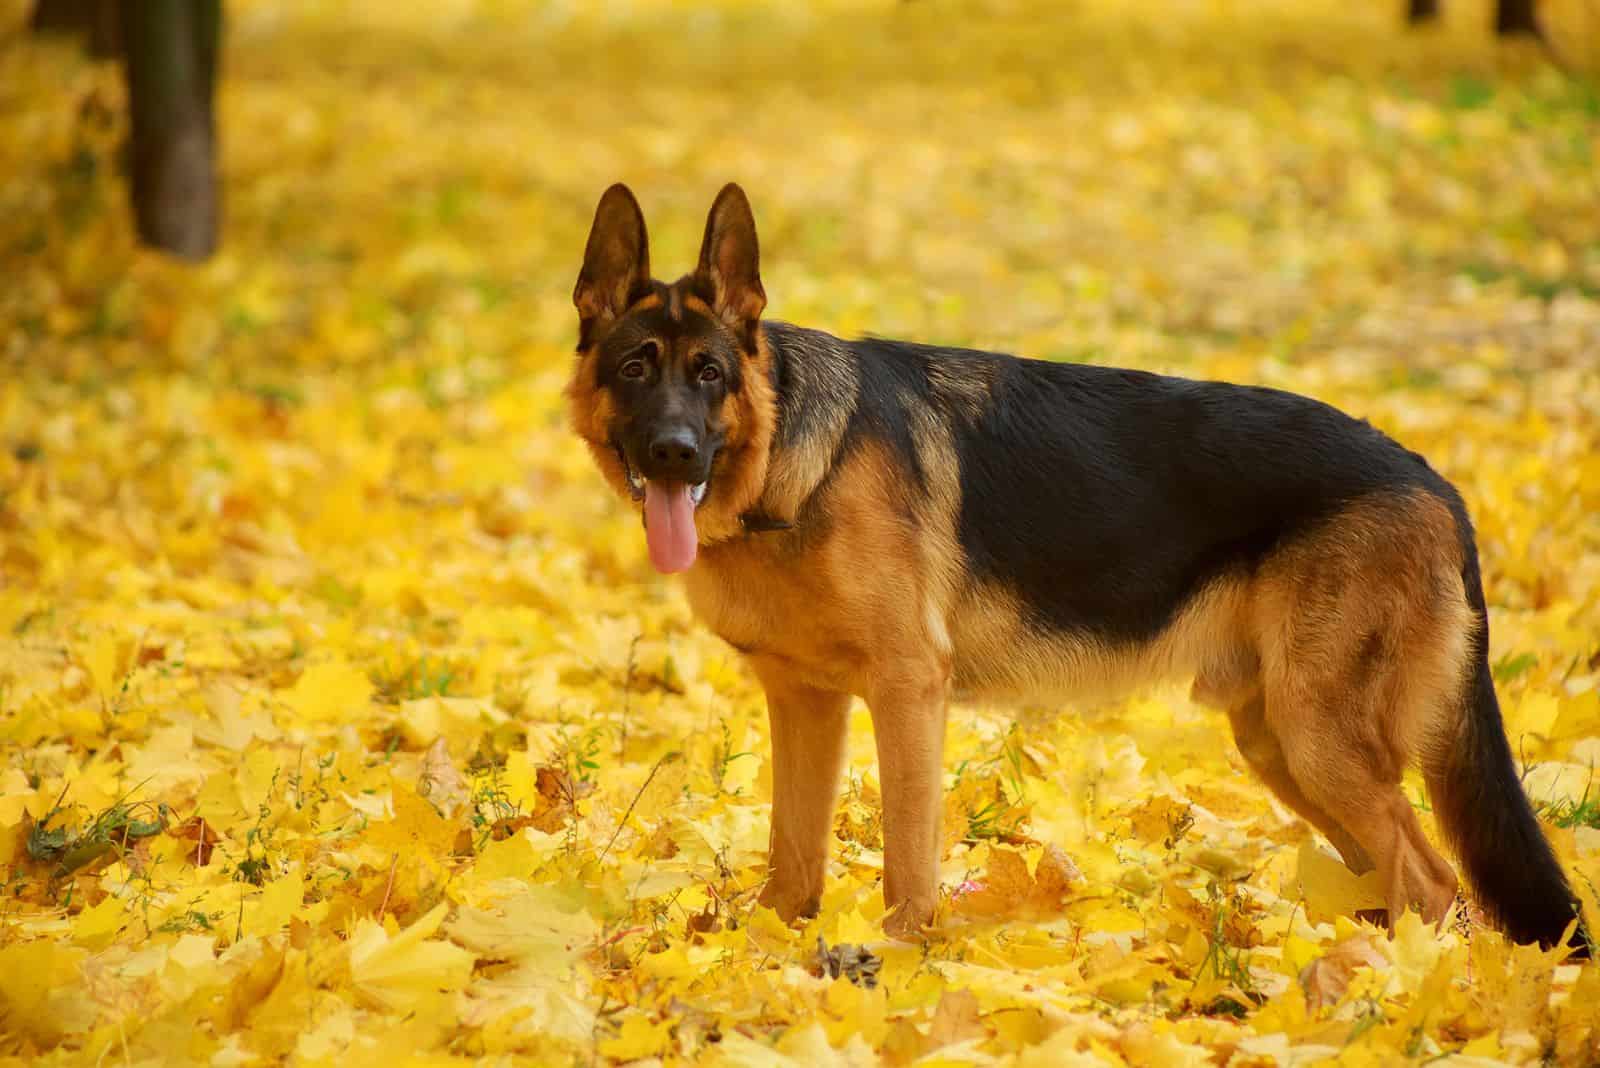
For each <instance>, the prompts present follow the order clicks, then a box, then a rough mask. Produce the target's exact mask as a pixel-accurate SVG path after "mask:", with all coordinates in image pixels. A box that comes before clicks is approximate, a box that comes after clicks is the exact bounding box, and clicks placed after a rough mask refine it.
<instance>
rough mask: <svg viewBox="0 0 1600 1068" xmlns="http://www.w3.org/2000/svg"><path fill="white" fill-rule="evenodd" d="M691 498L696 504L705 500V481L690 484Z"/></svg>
mask: <svg viewBox="0 0 1600 1068" xmlns="http://www.w3.org/2000/svg"><path fill="white" fill-rule="evenodd" d="M689 499H690V500H691V501H693V502H694V503H695V504H699V503H700V502H701V501H703V500H705V499H706V484H705V483H704V482H696V483H695V484H694V485H692V486H690V487H689Z"/></svg>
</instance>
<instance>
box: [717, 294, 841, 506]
mask: <svg viewBox="0 0 1600 1068" xmlns="http://www.w3.org/2000/svg"><path fill="white" fill-rule="evenodd" d="M757 350H758V351H757V361H758V364H759V365H761V366H763V367H764V368H765V370H766V375H765V376H764V377H765V381H764V382H763V383H762V385H763V386H764V387H765V388H766V389H767V390H770V399H769V400H768V401H767V403H769V404H770V405H771V409H772V411H773V413H774V419H773V421H772V423H771V424H770V425H771V427H772V429H771V433H770V434H769V435H768V439H767V443H766V453H767V455H766V464H765V466H766V477H765V479H764V480H763V482H762V488H761V493H760V495H759V497H758V498H757V499H756V501H755V503H754V504H753V505H751V506H749V507H748V508H747V509H746V510H745V512H744V513H743V514H742V515H741V517H740V518H741V521H742V522H743V523H744V525H745V528H746V530H747V532H748V533H759V532H763V531H770V530H785V529H789V528H791V527H793V526H795V525H796V524H797V523H798V522H799V521H800V517H801V512H802V510H803V509H804V508H805V505H806V502H807V501H808V500H810V499H811V497H812V495H813V494H814V493H815V492H816V490H817V488H818V487H819V486H821V484H822V482H823V480H824V479H825V478H826V477H827V474H828V470H829V468H830V467H831V466H832V464H833V459H834V454H835V453H836V452H837V450H838V447H839V443H840V441H841V440H842V439H843V438H844V433H845V427H846V426H847V424H848V423H849V419H850V414H851V412H853V411H854V410H855V404H856V395H857V392H858V389H859V384H858V381H857V376H856V371H855V367H854V365H853V364H852V362H851V360H850V357H849V354H848V352H846V351H845V349H844V343H843V342H841V341H840V340H839V339H838V338H835V337H832V336H831V335H828V334H824V333H822V332H821V331H819V330H806V329H803V328H801V327H796V326H790V325H789V324H787V323H763V324H762V325H761V329H760V331H759V333H758V335H757Z"/></svg>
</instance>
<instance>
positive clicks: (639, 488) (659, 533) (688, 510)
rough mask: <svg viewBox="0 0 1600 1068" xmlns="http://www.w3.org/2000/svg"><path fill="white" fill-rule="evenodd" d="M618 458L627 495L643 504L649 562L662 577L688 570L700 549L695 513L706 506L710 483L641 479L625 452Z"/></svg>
mask: <svg viewBox="0 0 1600 1068" xmlns="http://www.w3.org/2000/svg"><path fill="white" fill-rule="evenodd" d="M617 456H618V457H619V458H621V460H622V472H623V474H624V475H625V476H626V477H627V481H628V492H629V493H630V494H631V495H632V496H633V499H634V500H636V501H643V502H644V536H645V542H646V543H647V544H648V546H649V549H650V562H651V563H652V564H654V565H655V569H656V570H657V571H660V572H661V573H662V574H667V575H670V574H672V573H674V572H677V571H687V570H688V569H689V568H690V567H691V566H692V565H693V564H694V559H695V556H696V555H697V554H698V552H699V548H700V535H699V532H698V531H696V530H695V525H694V513H695V510H696V509H698V508H699V507H700V505H702V504H703V503H705V499H706V493H707V491H708V490H709V489H710V487H711V483H710V481H709V480H707V481H705V482H695V483H689V482H673V481H668V480H665V479H648V478H641V477H640V476H639V475H638V473H636V472H635V471H634V469H633V465H632V464H630V463H629V462H628V455H627V453H625V452H624V451H623V450H621V449H618V450H617Z"/></svg>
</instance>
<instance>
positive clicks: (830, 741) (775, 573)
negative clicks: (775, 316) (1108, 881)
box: [568, 184, 1577, 945]
mask: <svg viewBox="0 0 1600 1068" xmlns="http://www.w3.org/2000/svg"><path fill="white" fill-rule="evenodd" d="M573 302H574V303H575V304H576V305H577V308H578V318H579V340H578V353H577V360H576V366H575V369H574V372H573V376H572V381H571V385H570V387H569V390H568V396H569V399H570V405H571V413H570V414H571V419H572V425H573V427H574V429H575V430H576V431H577V433H578V435H579V436H581V437H582V438H583V440H584V441H585V442H587V443H588V446H589V449H590V450H591V452H592V453H593V454H594V459H595V461H596V463H597V464H598V465H599V467H600V470H601V472H602V473H603V474H604V476H605V477H606V479H607V480H608V481H609V482H610V483H611V485H612V486H613V487H614V488H615V489H616V490H617V492H618V493H620V494H621V495H623V496H624V497H625V498H628V499H630V500H632V501H634V502H637V504H638V505H639V506H640V508H641V510H642V512H643V519H644V526H645V539H646V541H647V543H648V547H649V553H650V560H651V562H652V563H653V564H654V565H655V567H656V568H657V569H658V570H660V571H662V572H683V573H684V575H685V577H686V579H687V582H688V594H689V600H690V603H691V605H692V606H693V608H694V611H695V614H696V615H697V616H698V617H699V618H700V619H701V620H702V621H704V622H705V623H706V624H707V625H709V626H710V627H711V629H712V630H714V631H715V632H716V633H717V634H718V635H720V636H721V637H722V638H723V639H725V640H726V641H727V642H728V643H729V644H730V645H732V646H733V647H734V648H735V649H737V650H738V651H739V652H740V653H742V654H743V655H744V657H745V658H746V660H747V661H748V662H749V664H750V667H751V669H752V670H753V671H754V672H755V674H756V676H757V678H759V679H760V681H761V685H762V687H763V688H764V689H765V691H766V696H767V708H768V715H769V717H770V721H771V729H772V745H773V794H774V797H773V810H772V830H771V840H770V856H769V877H768V881H767V883H766V886H765V888H764V890H763V892H762V896H761V900H762V902H763V903H765V904H768V905H771V906H772V907H773V908H775V909H776V910H777V912H778V913H779V914H780V915H781V916H783V917H784V918H786V919H792V918H794V917H796V916H800V915H807V914H811V913H813V912H815V910H816V909H817V907H818V901H819V898H820V895H821V892H822V888H823V878H824V872H825V869H826V864H827V859H828V842H829V837H830V830H831V824H832V812H833V805H834V801H835V796H836V792H837V788H838V780H839V776H840V770H841V764H842V763H843V760H844V752H845V734H846V718H847V710H848V708H849V704H850V698H851V696H852V695H859V696H861V697H862V698H864V699H865V700H866V702H867V704H868V706H869V707H870V709H871V713H872V724H873V731H874V735H875V737H876V742H877V754H878V767H879V775H880V779H881V783H882V790H883V828H884V879H883V893H884V900H885V904H886V905H887V906H888V907H889V909H890V912H889V913H888V915H887V917H886V919H885V928H886V930H887V931H888V932H889V933H890V934H891V935H895V936H898V937H913V936H915V935H916V934H917V933H918V932H920V931H921V930H922V929H923V928H924V926H925V925H927V924H928V923H930V922H931V920H932V919H933V916H934V911H935V906H936V904H937V891H938V885H937V874H936V873H937V865H938V861H939V841H940V836H939V812H940V808H941V796H940V794H941V776H942V768H941V750H942V747H943V737H944V728H945V714H946V706H947V702H948V701H949V700H950V699H951V698H952V697H960V698H967V697H971V698H983V699H985V700H993V699H1005V698H1012V699H1015V698H1023V697H1048V696H1051V695H1071V694H1083V693H1085V692H1102V693H1103V692H1104V691H1105V690H1106V689H1107V687H1113V688H1115V687H1124V686H1126V685H1128V684H1130V683H1134V682H1137V681H1139V680H1146V679H1159V678H1173V677H1177V678H1193V679H1194V691H1193V692H1194V695H1195V697H1196V699H1198V700H1201V701H1204V702H1206V703H1209V704H1213V705H1216V706H1219V707H1221V708H1224V709H1226V710H1227V712H1228V715H1229V717H1230V718H1231V720H1232V724H1233V733H1234V738H1235V740H1236V741H1237V743H1238V746H1239V750H1240V752H1241V753H1242V754H1243V756H1244V759H1245V760H1246V762H1247V763H1248V764H1249V765H1250V766H1251V767H1252V768H1253V769H1254V770H1255V771H1256V773H1257V774H1258V775H1260V777H1261V778H1262V779H1263V780H1264V781H1265V782H1266V783H1267V785H1268V786H1269V787H1271V789H1272V790H1273V791H1274V792H1276V793H1277V795H1278V796H1279V797H1280V798H1282V799H1283V801H1284V802H1285V803H1286V804H1287V805H1289V807H1291V808H1292V809H1294V810H1295V811H1296V812H1297V813H1299V814H1300V815H1301V816H1303V817H1304V818H1305V819H1306V820H1307V821H1309V822H1310V823H1311V824H1312V825H1313V826H1314V827H1316V828H1317V829H1318V830H1320V831H1321V832H1322V833H1323V834H1324V835H1326V836H1327V837H1328V839H1329V840H1330V841H1331V842H1332V843H1333V844H1334V846H1336V847H1337V848H1338V850H1339V852H1340V854H1341V855H1342V856H1343V858H1344V861H1345V863H1346V864H1348V865H1349V866H1350V868H1351V869H1353V870H1354V871H1357V872H1364V871H1368V870H1371V869H1373V868H1376V869H1377V871H1378V873H1379V876H1380V878H1381V880H1382V886H1383V887H1384V891H1385V894H1386V904H1387V908H1388V914H1389V919H1390V921H1391V922H1392V921H1393V920H1394V918H1395V917H1397V916H1398V915H1399V914H1400V913H1401V912H1402V911H1403V910H1405V909H1407V908H1410V907H1412V906H1416V907H1418V908H1420V910H1421V912H1422V916H1423V917H1424V919H1426V920H1427V921H1429V922H1435V923H1436V922H1438V921H1439V920H1440V919H1441V918H1443V917H1444V916H1445V914H1446V912H1447V911H1448V910H1449V908H1450V906H1451V904H1452V903H1453V901H1454V900H1455V896H1456V877H1455V874H1454V873H1453V872H1452V870H1451V868H1450V866H1449V865H1448V864H1447V863H1446V862H1445V860H1444V859H1443V858H1442V857H1441V856H1440V855H1439V853H1438V852H1436V851H1435V850H1434V848H1433V846H1432V845H1431V844H1429V841H1428V839H1427V837H1426V836H1425V835H1424V834H1423V831H1422V827H1421V826H1420V825H1419V824H1418V822H1417V817H1416V814H1415V813H1414V812H1413V811H1412V807H1411V805H1410V804H1409V803H1408V802H1407V800H1406V797H1405V795H1404V794H1403V793H1402V792H1401V790H1400V779H1401V774H1402V772H1403V770H1404V769H1405V767H1406V766H1407V764H1408V762H1409V761H1410V760H1411V759H1412V758H1413V757H1416V758H1418V759H1419V760H1420V762H1421V765H1422V768H1423V769H1424V771H1425V774H1426V779H1427V783H1428V788H1429V791H1430V793H1431V796H1432V799H1433V806H1434V808H1435V810H1436V812H1437V813H1438V816H1439V820H1440V823H1441V825H1442V826H1443V828H1444V831H1445V833H1446V835H1447V836H1448V837H1449V839H1450V841H1451V842H1452V843H1453V845H1454V847H1455V851H1456V852H1457V853H1458V854H1459V856H1460V859H1461V861H1462V863H1463V865H1464V867H1465V869H1466V874H1467V877H1468V879H1469V880H1470V882H1471V884H1472V886H1473V887H1474V888H1475V890H1476V892H1477V895H1478V898H1479V900H1480V902H1481V903H1482V905H1483V907H1484V908H1485V909H1486V911H1488V912H1489V913H1491V914H1492V915H1493V917H1494V918H1495V919H1496V920H1497V921H1498V922H1499V923H1500V924H1501V925H1502V926H1503V927H1504V928H1505V930H1506V931H1507V932H1508V933H1509V934H1510V935H1511V936H1512V937H1514V938H1516V939H1517V940H1519V941H1538V942H1541V943H1544V944H1546V945H1553V944H1556V943H1559V942H1560V941H1561V940H1562V938H1563V935H1564V933H1565V931H1566V930H1567V929H1568V927H1569V925H1570V924H1571V923H1572V922H1573V921H1574V919H1575V915H1576V910H1577V906H1576V905H1575V902H1574V897H1573V894H1572V892H1571V891H1570V889H1569V887H1568V885H1567V882H1566V880H1565V878H1564V877H1563V875H1562V871H1561V868H1560V866H1559V865H1558V864H1557V862H1556V859H1555V857H1554V855H1553V854H1552V852H1551V849H1550V846H1549V844H1548V843H1547V842H1546V840H1545V838H1544V836H1543V834H1542V833H1541V831H1540V828H1539V823H1538V820H1537V818H1536V817H1535V815H1534V812H1533V810H1532V808H1531V807H1530V806H1529V803H1528V800H1527V798H1526V796H1524V794H1523V792H1522V789H1521V786H1520V785H1519V782H1518V778H1517V770H1516V767H1515V766H1514V764H1513V762H1512V757H1511V751H1510V748H1509V746H1508V744H1507V741H1506V736H1505V730H1504V727H1503V726H1502V724H1501V720H1500V709H1499V706H1498V704H1497V703H1496V700H1495V693H1494V687H1493V685H1492V682H1491V679H1490V674H1489V663H1488V659H1487V651H1488V620H1487V617H1486V614H1485V610H1484V599H1483V590H1482V586H1481V584H1480V582H1479V575H1478V556H1477V552H1476V549H1475V548H1474V543H1473V532H1472V524H1471V523H1470V522H1469V520H1468V518H1467V513H1466V509H1465V507H1464V505H1463V504H1462V500H1461V497H1460V496H1459V495H1458V494H1457V492H1456V491H1455V489H1454V488H1453V487H1452V486H1451V485H1450V484H1449V483H1448V482H1446V481H1445V480H1444V479H1443V478H1441V477H1440V476H1439V475H1438V474H1436V473H1435V472H1434V470H1433V469H1432V468H1431V467H1429V466H1428V464H1427V462H1426V461H1424V460H1423V459H1422V458H1421V457H1420V456H1418V455H1416V454H1415V453H1412V452H1409V451H1407V450H1406V449H1405V448H1403V447H1401V446H1400V445H1398V444H1396V443H1395V442H1394V441H1392V440H1391V439H1389V438H1388V437H1385V436H1384V435H1383V434H1382V433H1380V432H1379V431H1377V430H1376V429H1374V428H1373V427H1372V426H1371V425H1369V424H1368V423H1366V422H1363V421H1359V420H1356V419H1352V418H1350V417H1349V416H1346V415H1344V414H1343V413H1341V412H1339V411H1336V410H1335V409H1333V408H1331V407H1329V406H1327V405H1325V404H1322V403H1320V402H1318V401H1315V400H1311V399H1308V398H1306V397H1300V396H1296V395H1294V394H1291V393H1284V392H1280V391H1278V390H1272V389H1262V388H1256V387H1250V386H1237V385H1229V384H1226V383H1221V382H1200V381H1189V380H1186V379H1181V378H1168V377H1163V376H1161V375H1155V374H1147V373H1144V372H1139V371H1130V370H1115V369H1112V368H1106V367H1094V366H1082V365H1074V364H1061V363H1048V362H1043V361H1038V360H1028V359H1019V358H1016V357H1012V356H1005V355H999V354H995V353H989V352H975V351H970V350H966V349H952V348H935V347H933V346H928V345H918V344H911V343H907V342H899V341H883V340H877V339H867V340H861V341H843V340H840V339H839V338H836V337H831V336H829V335H828V334H825V333H821V332H820V331H816V330H807V329H803V328H801V327H797V326H790V325H787V324H784V323H778V322H767V321H763V320H762V318H761V313H762V310H763V309H764V308H765V306H766V294H765V292H764V290H763V289H762V286H761V277H760V272H759V269H758V255H757V245H756V228H755V219H754V217H753V215H752V214H751V210H750V205H749V202H748V201H747V200H746V198H745V195H744V193H743V191H742V190H741V189H740V188H739V187H738V186H737V185H729V186H727V187H726V188H725V189H723V190H722V192H721V194H720V195H719V196H718V197H717V199H716V202H715V203H714V204H713V206H712V208H711V214H710V218H709V219H708V220H707V222H706V229H705V241H704V244H703V246H702V247H701V250H700V262H699V265H698V266H697V267H696V268H695V270H694V273H692V274H689V275H686V276H684V277H682V278H680V279H678V280H677V281H676V282H672V283H664V282H660V281H657V280H655V279H654V278H652V277H651V274H650V256H649V248H648V243H647V239H646V235H645V223H644V216H643V214H642V213H641V211H640V210H639V204H638V202H637V201H636V200H635V199H634V196H633V194H632V193H631V192H629V190H628V189H627V187H626V186H623V185H620V184H619V185H614V186H612V187H611V188H610V189H608V190H606V192H605V195H604V196H602V197H601V199H600V204H599V207H598V209H597V210H596V212H595V218H594V225H593V229H592V230H591V232H590V234H589V241H588V246H587V248H586V250H585V252H584V260H583V268H582V270H581V272H580V273H579V275H578V283H577V288H576V290H575V291H574V293H573Z"/></svg>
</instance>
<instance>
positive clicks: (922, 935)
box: [883, 901, 933, 942]
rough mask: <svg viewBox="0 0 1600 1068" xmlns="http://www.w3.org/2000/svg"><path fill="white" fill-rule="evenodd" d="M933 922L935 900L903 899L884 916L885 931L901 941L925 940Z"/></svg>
mask: <svg viewBox="0 0 1600 1068" xmlns="http://www.w3.org/2000/svg"><path fill="white" fill-rule="evenodd" d="M932 923H933V902H931V901H928V902H921V901H902V902H901V903H900V904H899V905H897V906H896V907H895V908H894V909H893V910H892V911H891V912H890V913H889V914H888V915H887V916H885V917H884V918H883V933H884V934H886V935H888V936H889V937H890V938H893V939H896V940H897V941H900V942H923V941H926V940H927V937H928V933H927V929H928V927H929V926H930V925H931V924H932Z"/></svg>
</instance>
